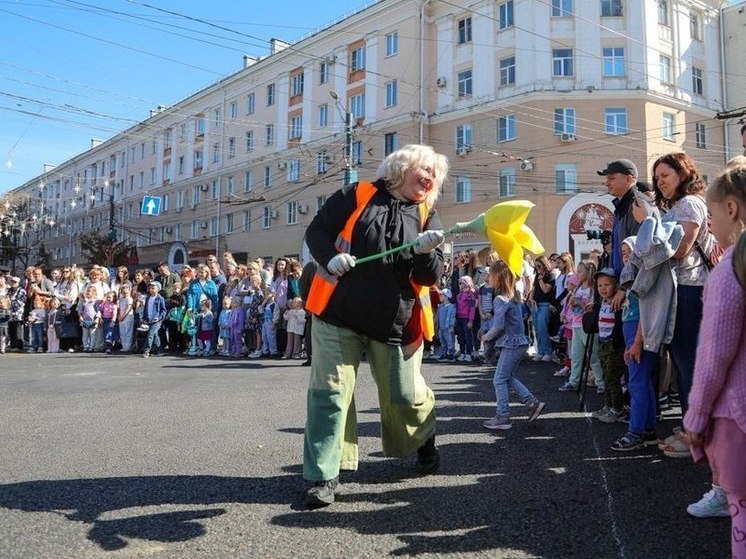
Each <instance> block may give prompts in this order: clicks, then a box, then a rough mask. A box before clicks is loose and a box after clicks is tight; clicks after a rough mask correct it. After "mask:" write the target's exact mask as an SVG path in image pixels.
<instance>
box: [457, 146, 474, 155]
mask: <svg viewBox="0 0 746 559" xmlns="http://www.w3.org/2000/svg"><path fill="white" fill-rule="evenodd" d="M470 151H471V148H470V147H469V146H461V147H460V148H456V155H458V156H459V157H464V156H466V154H467V153H469V152H470Z"/></svg>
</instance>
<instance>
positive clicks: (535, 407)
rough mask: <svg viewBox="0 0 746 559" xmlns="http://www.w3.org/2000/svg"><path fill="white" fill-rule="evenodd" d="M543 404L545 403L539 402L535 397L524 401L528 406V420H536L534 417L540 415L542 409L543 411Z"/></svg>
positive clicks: (530, 421)
mask: <svg viewBox="0 0 746 559" xmlns="http://www.w3.org/2000/svg"><path fill="white" fill-rule="evenodd" d="M545 406H546V403H545V402H540V401H539V399H538V398H536V397H534V398H533V399H532V400H529V401H528V402H526V407H527V408H528V422H529V423H533V422H534V421H536V418H537V417H539V415H541V412H542V411H544V407H545Z"/></svg>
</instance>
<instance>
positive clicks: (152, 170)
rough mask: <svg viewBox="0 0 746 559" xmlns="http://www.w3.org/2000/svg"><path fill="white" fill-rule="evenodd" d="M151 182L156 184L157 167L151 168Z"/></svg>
mask: <svg viewBox="0 0 746 559" xmlns="http://www.w3.org/2000/svg"><path fill="white" fill-rule="evenodd" d="M150 184H151V185H153V184H155V167H151V168H150Z"/></svg>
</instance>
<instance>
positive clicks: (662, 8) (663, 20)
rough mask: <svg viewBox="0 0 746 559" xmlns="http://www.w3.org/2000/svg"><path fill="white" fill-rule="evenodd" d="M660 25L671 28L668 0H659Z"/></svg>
mask: <svg viewBox="0 0 746 559" xmlns="http://www.w3.org/2000/svg"><path fill="white" fill-rule="evenodd" d="M658 24H659V25H665V26H666V27H669V24H668V0H658Z"/></svg>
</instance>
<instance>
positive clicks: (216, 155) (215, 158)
mask: <svg viewBox="0 0 746 559" xmlns="http://www.w3.org/2000/svg"><path fill="white" fill-rule="evenodd" d="M212 162H213V163H220V143H219V142H215V143H214V144H212Z"/></svg>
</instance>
